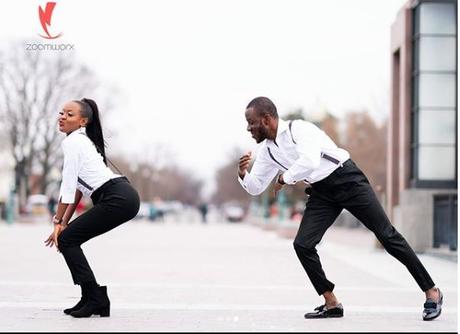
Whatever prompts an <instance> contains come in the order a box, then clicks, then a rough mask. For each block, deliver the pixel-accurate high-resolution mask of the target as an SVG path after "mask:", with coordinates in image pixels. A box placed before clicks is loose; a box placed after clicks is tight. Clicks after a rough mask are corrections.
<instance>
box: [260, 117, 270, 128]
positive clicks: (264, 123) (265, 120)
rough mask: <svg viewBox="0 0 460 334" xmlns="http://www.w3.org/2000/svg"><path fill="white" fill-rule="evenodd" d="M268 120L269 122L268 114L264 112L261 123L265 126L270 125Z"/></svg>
mask: <svg viewBox="0 0 460 334" xmlns="http://www.w3.org/2000/svg"><path fill="white" fill-rule="evenodd" d="M270 122H271V117H270V115H269V114H265V115H263V116H262V124H263V125H264V126H265V127H267V126H269V125H270Z"/></svg>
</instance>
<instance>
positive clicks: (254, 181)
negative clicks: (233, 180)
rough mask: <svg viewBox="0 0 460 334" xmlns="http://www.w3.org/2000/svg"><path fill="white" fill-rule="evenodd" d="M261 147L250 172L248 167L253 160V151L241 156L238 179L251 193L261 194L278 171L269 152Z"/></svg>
mask: <svg viewBox="0 0 460 334" xmlns="http://www.w3.org/2000/svg"><path fill="white" fill-rule="evenodd" d="M263 149H264V147H261V149H260V150H259V154H258V155H257V158H256V160H255V162H254V165H253V166H252V169H251V172H250V173H249V172H248V170H247V168H248V166H249V162H250V161H251V153H250V152H249V153H247V154H245V155H243V156H242V157H241V158H240V162H239V165H238V181H239V182H240V184H241V186H242V187H243V188H244V189H245V190H246V191H247V192H248V193H249V194H251V195H253V196H256V195H260V194H261V193H262V192H263V191H264V190H265V189H267V187H268V185H269V184H270V182H271V181H272V180H273V178H274V177H275V176H276V174H277V173H278V167H277V166H276V165H275V164H274V163H273V162H272V161H270V160H268V158H267V156H266V155H267V154H266V153H265V152H264V151H263Z"/></svg>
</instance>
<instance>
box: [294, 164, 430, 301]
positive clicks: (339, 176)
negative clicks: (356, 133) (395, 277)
mask: <svg viewBox="0 0 460 334" xmlns="http://www.w3.org/2000/svg"><path fill="white" fill-rule="evenodd" d="M344 208H345V209H347V210H348V211H350V212H351V213H352V214H353V215H354V216H355V217H356V218H358V219H359V220H360V221H361V222H362V223H363V224H364V225H365V226H366V227H367V228H368V229H370V230H371V231H372V232H374V234H375V236H376V237H377V239H378V240H379V241H380V242H381V244H382V245H383V247H384V248H385V250H386V251H387V252H388V253H390V254H391V255H392V256H394V257H395V258H396V259H398V260H399V261H400V262H401V263H402V264H404V265H405V266H406V267H407V269H408V270H409V272H410V273H411V275H412V276H413V277H414V279H415V280H416V282H417V284H418V285H419V287H420V288H421V289H422V291H426V290H428V289H430V288H432V287H434V283H433V281H432V280H431V277H430V275H429V274H428V272H427V271H426V269H425V268H424V266H423V265H422V263H421V262H420V260H419V259H418V257H417V255H415V253H414V251H413V250H412V248H411V247H410V246H409V244H408V243H407V241H406V240H405V239H404V238H403V236H402V235H401V234H400V233H399V232H398V231H396V229H395V228H394V227H393V225H391V223H390V221H389V219H388V217H387V215H386V214H385V211H384V210H383V208H382V206H381V205H380V202H379V201H378V199H377V197H376V195H375V193H374V191H373V190H372V187H371V186H370V184H369V181H368V179H367V178H366V176H365V175H364V174H363V172H362V171H361V170H360V169H359V168H358V167H357V166H356V165H355V163H354V162H353V161H352V160H347V161H346V162H345V163H344V164H343V167H339V168H337V169H336V170H335V171H334V172H333V173H332V174H331V175H329V176H328V177H327V178H325V179H323V180H321V181H319V182H315V183H313V184H312V192H311V195H310V198H309V200H308V202H307V205H306V208H305V212H304V215H303V218H302V222H301V223H300V227H299V230H298V232H297V236H296V238H295V240H294V249H295V251H296V253H297V256H298V257H299V260H300V262H301V263H302V266H303V268H304V269H305V271H306V272H307V275H308V277H309V278H310V280H311V282H312V284H313V286H314V288H315V290H316V292H317V293H318V295H322V294H323V293H324V292H326V291H333V289H334V284H333V283H332V282H330V281H329V280H328V279H327V278H326V275H325V273H324V271H323V269H322V267H321V262H320V260H319V256H318V254H317V252H316V248H315V247H316V245H317V244H318V243H319V242H320V241H321V238H322V237H323V235H324V233H325V232H326V230H327V229H328V228H329V227H330V226H331V225H332V223H333V222H334V221H335V219H336V218H337V216H338V215H339V214H340V212H341V211H342V209H344ZM356 260H357V261H359V259H356Z"/></svg>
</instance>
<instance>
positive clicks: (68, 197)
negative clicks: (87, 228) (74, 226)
mask: <svg viewBox="0 0 460 334" xmlns="http://www.w3.org/2000/svg"><path fill="white" fill-rule="evenodd" d="M74 202H75V192H74V193H71V192H65V193H62V194H61V203H63V204H73V203H74Z"/></svg>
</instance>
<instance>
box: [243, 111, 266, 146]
mask: <svg viewBox="0 0 460 334" xmlns="http://www.w3.org/2000/svg"><path fill="white" fill-rule="evenodd" d="M245 116H246V121H247V122H248V127H247V128H246V129H247V130H248V131H249V132H251V135H252V138H254V139H255V141H256V142H257V143H260V142H262V141H264V140H265V139H266V138H267V133H268V119H267V116H261V115H260V114H259V113H258V112H257V111H256V110H255V109H254V108H248V109H246V113H245Z"/></svg>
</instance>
